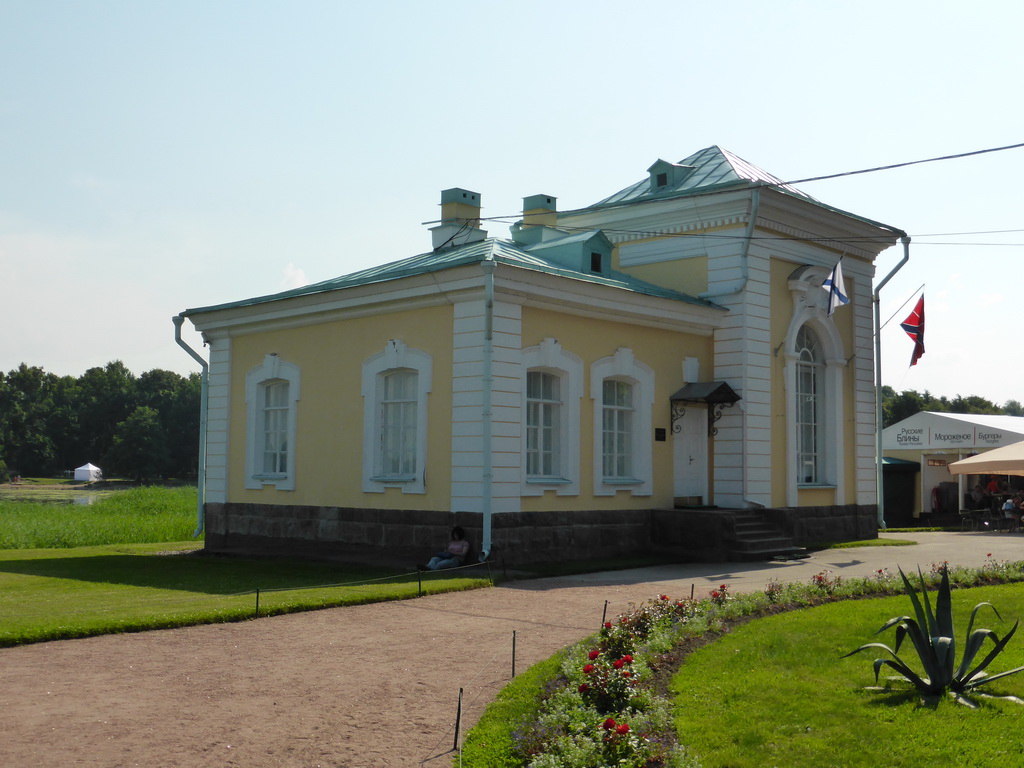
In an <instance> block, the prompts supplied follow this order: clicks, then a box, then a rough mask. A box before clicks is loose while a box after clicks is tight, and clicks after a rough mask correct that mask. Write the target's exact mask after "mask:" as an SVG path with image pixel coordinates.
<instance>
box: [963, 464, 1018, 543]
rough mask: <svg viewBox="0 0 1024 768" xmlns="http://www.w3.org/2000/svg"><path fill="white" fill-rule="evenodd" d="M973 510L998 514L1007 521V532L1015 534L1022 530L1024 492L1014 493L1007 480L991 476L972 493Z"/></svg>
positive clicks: (976, 486) (977, 485)
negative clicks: (1014, 532)
mask: <svg viewBox="0 0 1024 768" xmlns="http://www.w3.org/2000/svg"><path fill="white" fill-rule="evenodd" d="M971 509H972V510H990V511H992V512H998V513H999V515H1000V516H1001V517H1002V518H1003V519H1004V520H1005V521H1006V530H1007V531H1010V532H1013V531H1016V530H1019V529H1020V523H1021V515H1022V514H1024V492H1021V491H1017V492H1013V491H1011V490H1010V488H1009V485H1008V484H1007V482H1006V478H1000V477H999V476H998V475H990V476H989V478H988V480H987V481H986V482H985V483H984V484H982V483H980V482H979V483H977V484H975V486H974V490H973V491H971Z"/></svg>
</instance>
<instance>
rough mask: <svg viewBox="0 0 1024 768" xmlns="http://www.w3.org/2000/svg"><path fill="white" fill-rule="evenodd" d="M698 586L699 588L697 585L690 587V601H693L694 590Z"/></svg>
mask: <svg viewBox="0 0 1024 768" xmlns="http://www.w3.org/2000/svg"><path fill="white" fill-rule="evenodd" d="M696 586H697V585H696V584H691V585H690V599H691V600H693V590H694V588H695V587H696Z"/></svg>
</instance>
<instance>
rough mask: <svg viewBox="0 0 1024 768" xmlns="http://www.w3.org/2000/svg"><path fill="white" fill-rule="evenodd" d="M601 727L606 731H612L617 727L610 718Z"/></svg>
mask: <svg viewBox="0 0 1024 768" xmlns="http://www.w3.org/2000/svg"><path fill="white" fill-rule="evenodd" d="M623 725H625V723H623ZM601 727H602V728H604V729H605V730H606V731H610V730H612V729H613V728H614V727H615V721H614V720H612V719H611V718H610V717H609V718H608V719H607V720H605V721H604V723H602V724H601ZM627 727H628V726H627Z"/></svg>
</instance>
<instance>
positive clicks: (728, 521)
mask: <svg viewBox="0 0 1024 768" xmlns="http://www.w3.org/2000/svg"><path fill="white" fill-rule="evenodd" d="M763 512H764V514H765V515H766V516H767V517H768V518H769V519H770V520H771V521H772V522H773V523H774V524H775V526H776V527H778V528H779V529H780V530H782V531H783V532H784V533H786V534H787V535H788V536H790V537H791V538H792V539H793V540H794V542H795V543H796V544H807V543H812V542H832V541H851V540H855V539H866V538H874V537H875V536H877V527H876V518H875V507H874V506H870V507H862V506H857V505H849V506H844V507H800V508H784V509H769V510H763ZM455 525H459V526H461V527H462V528H464V529H465V531H466V537H467V538H468V539H469V540H470V542H471V545H472V547H473V552H472V557H473V558H474V559H475V558H476V556H477V555H478V554H479V547H480V544H481V539H482V536H483V519H482V515H481V514H480V513H478V512H457V513H453V512H441V511H437V510H397V509H351V508H344V507H311V506H272V505H266V504H207V506H206V545H205V547H206V550H207V551H209V552H213V553H236V554H257V555H281V556H304V557H317V558H340V559H345V558H353V559H355V558H360V559H370V560H379V561H381V562H385V561H386V562H403V563H404V562H408V563H409V564H410V565H411V564H413V563H415V562H418V561H419V560H422V559H425V558H426V557H427V556H429V554H430V553H431V552H433V551H434V550H437V549H439V548H440V547H443V546H444V544H445V542H447V541H448V537H449V532H450V530H451V528H452V526H455ZM491 526H492V527H491V540H492V549H491V560H492V561H495V562H503V563H504V564H505V565H526V564H530V563H539V562H548V561H553V560H589V559H601V558H610V557H616V556H622V555H637V554H645V553H657V554H660V555H666V556H669V557H675V558H678V559H679V561H681V562H687V561H709V562H710V561H723V560H728V559H729V552H730V549H731V545H732V543H733V542H734V541H735V534H734V527H733V512H731V511H730V510H718V509H702V510H686V509H658V510H588V511H576V512H562V511H552V512H518V513H502V514H496V515H494V516H493V517H492V519H491Z"/></svg>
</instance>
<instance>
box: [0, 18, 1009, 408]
mask: <svg viewBox="0 0 1024 768" xmlns="http://www.w3.org/2000/svg"><path fill="white" fill-rule="evenodd" d="M1021 29H1024V5H1021V4H1019V3H1013V2H1009V1H1008V0H1007V1H1006V2H976V3H970V4H968V3H951V2H947V3H943V2H928V3H924V2H917V1H916V0H913V1H909V2H907V1H904V2H892V1H891V0H888V2H874V1H873V0H869V1H868V2H857V3H822V2H820V1H819V2H792V1H788V0H785V1H781V2H772V3H766V2H763V0H761V1H760V2H750V1H748V0H734V2H730V3H720V4H714V3H701V4H697V3H681V2H678V0H671V1H669V2H642V3H623V2H601V1H595V0H588V1H587V2H557V0H547V1H545V2H533V1H531V0H526V1H525V2H516V3H481V2H435V3H427V2H422V0H420V1H418V2H387V1H385V2H375V3H355V2H339V1H336V0H335V1H332V2H321V1H319V0H317V1H310V0H291V1H290V2H273V3H272V2H260V1H258V0H257V1H255V2H252V1H248V2H241V1H240V0H239V1H238V2H213V1H211V0H203V1H202V2H199V1H196V0H184V1H178V2H173V3H171V2H167V3H157V2H138V1H137V0H131V1H130V2H110V1H106V0H91V1H89V2H57V1H55V0H33V1H32V2H23V1H22V0H0V286H2V287H3V292H2V302H0V327H2V328H3V335H2V337H0V370H3V371H8V370H10V369H12V368H14V367H16V366H17V365H18V364H19V363H21V362H25V363H28V364H30V365H38V366H42V367H43V368H45V369H46V370H47V371H50V372H53V373H57V374H61V375H63V374H70V375H75V376H77V375H80V374H81V373H82V372H83V371H85V370H86V369H87V368H90V367H92V366H98V365H104V364H106V363H107V362H109V361H111V360H115V359H119V360H122V361H123V362H124V363H125V364H126V365H127V366H128V367H129V368H130V369H131V370H133V371H134V372H135V373H142V372H144V371H147V370H150V369H152V368H167V369H170V370H175V371H178V372H180V373H187V372H189V371H192V370H196V369H197V368H196V366H195V364H194V362H193V361H192V360H191V358H189V357H188V356H187V355H186V354H185V352H184V351H182V350H181V349H180V348H178V347H177V346H176V345H175V344H174V341H173V326H172V324H171V321H170V318H171V316H172V315H176V314H178V313H179V312H181V311H182V310H184V309H186V308H189V307H199V306H204V305H208V304H214V303H220V302H224V301H233V300H237V299H242V298H246V297H250V296H256V295H263V294H267V293H273V292H276V291H278V290H282V289H286V288H290V287H295V286H296V285H301V284H303V283H306V282H312V281H318V280H324V279H327V278H330V277H335V276H338V275H341V274H346V273H348V272H352V271H354V270H357V269H361V268H364V267H367V266H372V265H375V264H381V263H384V262H388V261H394V260H396V259H400V258H404V257H406V256H410V255H413V254H416V253H421V252H424V251H427V250H429V247H430V236H429V233H428V232H427V229H426V227H424V226H422V222H424V221H428V220H431V219H434V218H436V216H437V213H438V208H437V203H438V201H439V195H440V190H442V189H445V188H447V187H452V186H460V187H466V188H469V189H472V190H474V191H477V192H479V193H481V195H482V199H483V203H484V215H485V216H498V215H505V214H508V215H511V214H515V213H516V212H517V211H519V210H520V208H521V201H522V198H523V197H524V196H527V195H532V194H537V193H545V194H551V195H556V196H557V197H558V198H559V207H560V208H562V209H568V208H575V207H580V206H584V205H587V204H590V203H593V202H596V201H597V200H599V199H601V198H603V197H604V196H606V195H608V194H610V193H612V192H615V191H617V190H619V189H621V188H623V187H625V186H627V185H629V184H631V183H633V182H635V181H637V180H639V179H641V178H643V176H644V175H645V172H646V168H647V167H648V166H649V165H650V164H651V163H652V162H653V161H654V160H656V159H658V158H663V159H666V160H670V161H677V160H680V159H682V158H684V157H686V156H687V155H689V154H691V153H692V152H694V151H696V150H698V149H701V148H703V147H706V146H709V145H711V144H718V145H720V146H722V147H724V148H726V149H729V150H731V151H733V152H735V153H736V154H738V155H739V156H741V157H743V158H744V159H746V160H748V161H750V162H752V163H754V164H755V165H758V166H760V167H761V168H763V169H765V170H767V171H769V172H771V173H773V174H775V175H776V176H779V177H781V178H783V179H800V178H805V177H810V176H817V175H822V174H828V173H837V172H842V171H849V170H855V169H861V168H869V167H874V166H879V165H887V164H891V163H899V162H905V161H910V160H918V159H924V158H930V157H936V156H942V155H948V154H954V153H960V152H967V151H971V150H977V149H984V148H989V147H999V146H1005V145H1009V144H1016V143H1020V142H1022V141H1024V119H1022V118H1024V107H1022V106H1021V104H1022V101H1024V100H1022V98H1021V95H1020V61H1021V59H1020V54H1019V51H1020V30H1021ZM1022 170H1024V149H1017V150H1010V151H1006V152H999V153H993V154H988V155H982V156H979V157H972V158H966V159H960V160H951V161H946V162H941V163H932V164H926V165H919V166H914V167H911V168H905V169H900V170H894V171H887V172H883V173H873V174H865V175H861V176H854V177H848V178H843V179H837V180H832V181H823V182H815V183H809V184H805V185H802V189H804V190H805V191H806V192H808V193H809V194H811V195H814V196H815V197H817V198H818V199H819V200H821V201H823V202H825V203H828V204H830V205H834V206H836V207H839V208H843V209H845V210H848V211H851V212H854V213H857V214H860V215H862V216H866V217H868V218H872V219H875V220H877V221H881V222H884V223H886V224H890V225H892V226H895V227H899V228H900V229H903V230H905V231H906V232H908V233H909V234H910V235H911V236H912V238H913V245H912V246H911V261H910V263H909V264H908V265H907V266H905V267H904V268H903V270H902V271H901V272H900V273H899V274H898V275H897V276H896V277H895V278H894V279H893V280H892V281H891V282H890V283H889V285H888V286H887V287H886V289H885V290H884V292H883V302H882V317H883V319H887V318H888V317H889V316H890V315H892V314H894V313H896V314H897V317H896V319H895V320H894V321H893V322H892V323H891V324H890V326H889V327H887V328H886V329H885V330H884V331H883V334H882V344H883V365H882V372H883V379H884V381H885V383H887V384H890V385H891V386H893V387H895V388H896V389H897V390H903V389H917V390H925V389H927V390H930V391H931V392H932V393H933V394H936V395H946V396H950V397H952V396H955V395H957V394H963V395H969V394H976V395H982V396H984V397H987V398H989V399H991V400H993V401H995V402H997V403H1003V402H1005V401H1006V400H1008V399H1017V400H1024V392H1022V389H1024V387H1022V382H1024V363H1022V362H1021V346H1020V344H1019V341H1018V339H1019V334H1020V331H1019V327H1020V326H1021V325H1022V324H1024V323H1022V321H1021V319H1020V318H1021V317H1022V311H1021V309H1020V307H1021V305H1022V304H1024V296H1022V293H1024V286H1022V279H1021V278H1022V276H1024V270H1022V268H1021V266H1020V264H1021V257H1022V256H1024V210H1022V206H1021V204H1020V203H1021V193H1020V179H1021V178H1022V176H1024V173H1022ZM994 230H1015V231H1010V232H1004V233H1000V234H964V233H976V232H986V233H987V232H991V231H994ZM489 231H490V233H491V234H492V235H496V236H504V235H506V234H507V227H506V226H505V225H504V224H492V225H491V226H490V227H489ZM900 255H901V254H900V249H899V248H898V247H895V248H892V249H890V250H889V251H887V252H886V253H885V254H883V256H882V258H881V259H880V260H879V262H878V272H879V276H884V275H885V274H887V273H888V272H889V270H890V269H891V268H892V266H893V265H894V264H895V263H896V262H897V261H898V260H899V257H900ZM922 284H925V289H924V291H925V296H926V303H927V323H928V327H927V338H926V346H927V352H926V354H925V356H924V357H923V358H922V360H921V361H920V362H919V363H918V365H917V366H915V367H914V368H913V369H911V368H909V367H908V363H909V360H910V353H911V350H912V346H913V345H912V343H911V341H910V339H908V338H907V337H906V335H905V334H904V333H903V332H902V331H901V330H899V328H898V321H899V320H902V319H903V317H904V316H905V315H906V314H907V313H908V312H909V310H910V308H911V306H910V305H909V304H908V305H907V307H905V308H903V309H902V310H900V309H899V307H900V305H901V304H902V303H903V302H904V301H907V300H909V299H911V298H912V296H914V294H915V292H916V291H917V289H918V288H919V287H920V286H921V285H922ZM840 311H841V310H840ZM189 327H190V326H189V325H188V324H186V328H189ZM187 338H188V340H189V341H190V343H192V344H193V345H194V346H198V345H199V343H200V342H199V341H198V337H197V336H196V335H195V334H194V333H192V332H189V334H188V335H187Z"/></svg>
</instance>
